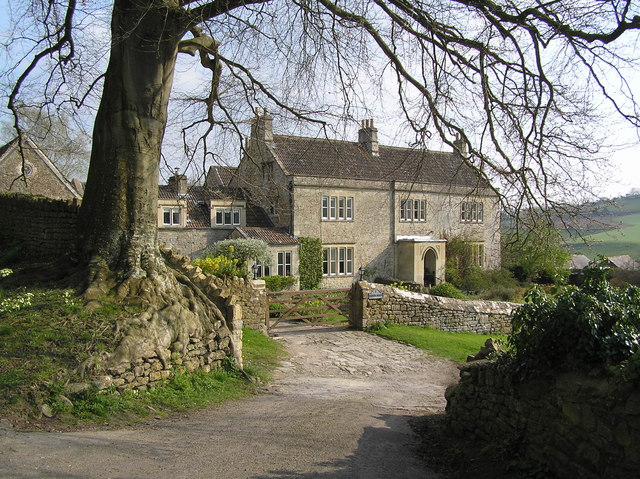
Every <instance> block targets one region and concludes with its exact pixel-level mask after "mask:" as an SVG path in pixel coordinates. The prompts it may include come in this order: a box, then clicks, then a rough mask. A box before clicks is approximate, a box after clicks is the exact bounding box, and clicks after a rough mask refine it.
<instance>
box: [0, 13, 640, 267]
mask: <svg viewBox="0 0 640 479" xmlns="http://www.w3.org/2000/svg"><path fill="white" fill-rule="evenodd" d="M15 5H17V4H12V28H13V30H12V36H11V38H10V39H9V40H7V41H6V43H7V45H6V47H7V48H8V49H9V51H10V52H13V57H12V58H13V59H14V60H15V63H14V65H15V66H14V67H12V68H8V69H7V70H6V71H5V72H4V73H3V76H2V80H3V81H4V82H5V83H6V82H10V83H11V85H12V89H11V90H10V94H9V96H8V106H9V108H10V109H11V110H12V111H14V112H16V113H17V112H18V110H19V108H22V107H23V105H25V104H30V103H37V102H39V103H44V104H56V105H60V106H61V107H70V106H71V107H73V108H76V107H82V106H84V105H87V106H95V105H96V104H97V103H99V108H98V110H97V113H96V116H95V127H94V135H93V145H92V148H93V150H92V158H91V167H90V172H89V178H88V184H87V192H88V196H87V197H85V201H84V202H83V211H84V213H83V220H82V227H83V228H84V230H85V231H86V234H85V235H84V240H83V241H84V243H85V245H86V244H91V245H92V246H91V247H90V248H85V256H86V257H91V256H96V254H97V255H98V256H101V257H102V258H104V257H107V256H108V257H109V258H111V259H109V261H111V262H112V261H114V260H113V258H116V257H118V258H120V259H119V260H118V261H121V262H122V260H123V255H124V256H127V254H129V253H131V252H132V251H133V250H132V246H131V241H130V240H131V239H132V238H136V240H135V242H136V243H138V245H137V246H135V247H133V249H135V250H136V253H133V256H137V257H140V256H141V251H143V250H145V249H146V248H147V246H152V245H153V244H154V242H155V239H154V235H155V212H154V211H152V208H151V206H150V204H151V203H153V201H154V198H153V194H151V196H149V195H148V194H146V196H145V195H144V194H143V193H142V191H141V190H142V189H141V188H140V186H141V185H142V184H144V185H145V188H149V189H153V188H155V185H156V184H157V178H158V168H157V164H158V162H159V161H160V159H161V146H162V140H163V138H164V133H165V128H166V127H167V125H168V122H171V124H170V125H169V126H170V127H171V128H172V129H175V128H181V129H182V132H183V136H184V138H185V139H186V140H191V146H190V147H189V149H187V150H186V152H187V154H188V155H191V154H193V152H196V151H202V152H203V153H202V155H203V158H204V159H205V160H207V159H209V158H215V155H216V152H215V150H214V149H212V148H208V146H209V143H210V142H211V141H212V138H215V137H220V136H222V135H224V134H225V132H236V133H238V134H240V132H241V130H240V127H239V125H241V124H242V123H243V122H245V121H246V120H247V119H248V118H250V117H251V112H252V110H253V108H254V107H255V106H260V107H263V108H266V109H268V110H269V111H271V112H274V114H279V115H287V116H288V117H290V118H295V119H298V120H301V121H302V120H306V121H309V122H312V123H313V124H316V125H318V127H319V128H328V125H330V124H331V123H332V121H337V120H338V119H347V120H349V119H356V116H358V115H361V113H362V112H363V111H367V107H368V106H371V105H373V104H375V103H377V104H378V105H381V106H385V107H389V106H390V110H391V111H393V112H394V113H393V114H396V113H398V112H399V113H401V114H402V117H403V120H402V123H403V124H404V125H405V126H406V127H407V129H408V131H409V132H410V135H408V136H405V137H406V138H408V139H409V140H407V141H410V142H411V144H412V145H414V146H415V147H416V148H420V147H428V146H429V145H430V144H432V143H434V142H438V141H439V142H442V143H444V144H446V145H449V147H451V148H455V149H457V150H458V151H459V152H460V153H461V154H462V156H463V157H464V159H465V162H467V163H468V164H469V165H471V166H473V167H474V168H475V169H476V170H477V171H478V172H479V174H480V175H481V176H483V177H484V178H486V179H488V180H490V181H491V184H492V185H493V186H494V188H495V190H496V192H497V193H498V194H499V195H500V198H501V200H502V201H503V206H504V208H505V209H506V210H507V211H509V212H511V213H512V214H514V215H518V212H519V211H520V210H521V209H529V208H531V207H534V208H539V209H540V211H546V210H547V209H548V208H549V207H553V206H559V207H564V206H566V205H567V201H568V200H569V199H574V200H575V199H576V198H578V197H579V196H580V195H581V194H584V193H588V192H589V190H588V188H587V185H589V184H590V182H589V179H590V178H591V177H592V175H593V174H594V171H595V170H596V169H597V167H598V163H597V160H598V159H599V154H598V153H599V147H600V145H601V144H602V142H603V141H604V140H605V134H604V133H599V131H602V130H598V128H597V125H598V123H599V122H600V120H601V117H602V116H603V112H606V113H609V112H614V113H616V114H617V115H618V117H619V118H620V119H621V120H622V121H624V122H627V123H629V124H631V125H633V126H635V127H637V126H638V125H639V118H638V108H637V104H636V101H635V98H636V97H637V94H636V93H637V92H636V91H634V88H637V82H636V83H635V84H634V83H633V81H632V78H631V77H630V76H629V75H631V74H633V71H634V69H635V68H636V64H637V60H638V57H637V48H635V46H636V44H637V40H638V30H639V29H640V11H639V10H640V6H639V5H638V4H636V3H633V2H631V1H623V2H618V1H613V0H605V1H594V0H579V1H577V2H576V1H569V0H558V1H555V2H545V3H542V2H532V1H527V0H520V1H517V2H513V1H510V0H509V1H497V2H496V1H491V0H486V1H485V0H481V1H478V0H456V1H442V0H426V1H425V0H419V1H405V0H372V1H369V0H344V1H338V0H333V1H332V0H315V1H311V0H234V1H230V0H225V1H222V0H218V1H203V0H181V1H179V0H137V1H123V0H115V1H114V2H113V3H109V2H107V3H104V4H96V3H95V2H80V3H79V2H76V1H75V0H66V1H63V0H52V1H50V2H45V3H42V2H31V3H30V2H26V3H25V4H23V6H24V8H22V7H18V6H15ZM107 9H110V11H111V13H110V15H109V14H108V13H107ZM107 25H109V26H108V27H107ZM107 32H109V33H110V36H109V35H107ZM178 53H186V54H189V55H192V56H194V57H195V58H197V60H198V63H199V66H200V68H201V69H202V70H203V71H205V72H206V73H207V75H208V76H207V81H206V83H207V88H206V89H205V88H203V84H202V82H201V81H194V82H193V85H183V84H181V85H177V86H176V89H175V92H174V93H176V94H177V98H176V99H177V102H176V104H175V109H174V110H173V111H174V116H173V117H170V116H169V114H168V104H169V97H170V94H171V89H172V86H173V85H172V82H173V78H174V75H175V72H176V68H177V67H176V61H177V57H178ZM101 56H102V58H106V57H108V59H109V61H108V63H105V62H104V61H102V60H101ZM179 65H184V64H183V63H180V64H179ZM181 68H182V67H181ZM195 77H196V78H202V77H201V76H198V75H195ZM33 85H41V86H40V88H39V89H37V90H35V92H34V90H33V89H32V88H31V87H32V86H33ZM36 92H37V93H36ZM94 96H95V98H96V99H97V100H96V101H94ZM98 99H99V100H98ZM36 100H38V101H36ZM177 119H182V120H184V121H185V122H184V124H182V125H181V126H180V127H178V126H177V124H174V123H173V120H177ZM14 123H15V125H16V126H17V127H18V128H19V127H20V125H21V120H20V119H19V116H16V118H15V122H14ZM406 134H407V132H405V135H406ZM456 140H457V141H456ZM198 146H200V147H204V148H201V149H198ZM153 165H155V166H153ZM134 185H137V186H134ZM154 207H155V206H154ZM134 224H135V225H138V226H132V225H134ZM140 225H142V226H140ZM105 229H106V230H109V231H118V232H121V231H124V230H126V233H122V234H121V233H117V234H116V233H114V234H113V235H111V234H106V235H105V234H104V231H105ZM92 232H93V233H92ZM116 237H118V238H119V239H116ZM145 238H146V239H145ZM140 242H142V243H145V246H140V244H139V243H140ZM126 251H128V253H126V254H125V253H124V252H126ZM129 256H131V257H130V258H128V259H127V260H125V261H124V263H126V264H127V265H128V266H127V267H126V268H129V269H130V271H138V270H139V267H140V261H139V260H133V259H132V255H131V254H129ZM142 256H144V254H142ZM132 265H137V266H132ZM120 268H125V267H124V266H121V267H120ZM126 268H125V269H126Z"/></svg>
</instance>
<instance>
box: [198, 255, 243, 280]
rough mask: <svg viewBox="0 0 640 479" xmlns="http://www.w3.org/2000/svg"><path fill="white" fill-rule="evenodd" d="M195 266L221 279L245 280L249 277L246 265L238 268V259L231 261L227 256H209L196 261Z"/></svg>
mask: <svg viewBox="0 0 640 479" xmlns="http://www.w3.org/2000/svg"><path fill="white" fill-rule="evenodd" d="M193 265H194V266H198V267H199V268H200V269H202V271H204V272H205V273H207V274H212V275H214V276H219V277H221V278H229V277H232V276H238V277H240V278H244V277H246V276H247V268H246V266H245V264H242V265H240V266H238V260H237V259H230V258H227V257H226V256H207V257H206V258H200V259H196V260H194V261H193Z"/></svg>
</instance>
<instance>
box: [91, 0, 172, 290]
mask: <svg viewBox="0 0 640 479" xmlns="http://www.w3.org/2000/svg"><path fill="white" fill-rule="evenodd" d="M177 12H179V6H178V2H177V1H172V0H143V1H134V2H132V1H129V0H116V1H115V4H114V8H113V17H112V24H111V31H112V41H111V57H110V60H109V66H108V68H107V71H106V75H105V80H104V91H103V94H102V101H101V103H100V108H99V110H98V114H97V116H96V120H95V125H94V132H93V147H92V152H91V163H90V167H89V174H88V178H87V184H86V189H85V195H84V200H83V202H82V208H81V210H80V219H79V225H78V226H79V241H80V244H79V252H80V255H81V258H82V260H83V261H84V262H86V264H89V266H90V269H93V270H94V271H95V270H100V271H102V272H103V273H104V272H107V271H108V272H110V273H111V274H110V275H109V276H112V277H111V280H115V281H117V282H120V281H123V280H125V279H129V278H143V277H145V276H147V275H148V274H149V272H150V271H153V270H154V269H156V266H157V265H156V263H157V262H158V260H159V256H158V253H157V244H156V240H157V238H156V237H157V234H156V232H157V196H158V173H159V166H158V165H159V161H160V150H161V145H162V139H163V136H164V130H165V126H166V122H167V105H168V101H169V95H170V92H171V86H172V82H173V75H174V66H175V61H176V56H177V53H178V42H179V41H180V38H181V36H182V34H183V31H182V30H181V26H180V22H179V19H180V17H179V14H178V13H177Z"/></svg>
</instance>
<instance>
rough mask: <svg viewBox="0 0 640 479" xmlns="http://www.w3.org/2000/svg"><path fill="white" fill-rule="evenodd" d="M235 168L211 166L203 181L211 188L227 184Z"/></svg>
mask: <svg viewBox="0 0 640 479" xmlns="http://www.w3.org/2000/svg"><path fill="white" fill-rule="evenodd" d="M236 170H237V168H236V167H235V166H211V167H209V171H207V176H206V178H205V180H204V183H205V185H206V186H208V187H211V188H215V187H220V186H229V183H231V179H232V178H233V176H234V174H235V172H236Z"/></svg>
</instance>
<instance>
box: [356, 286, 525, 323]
mask: <svg viewBox="0 0 640 479" xmlns="http://www.w3.org/2000/svg"><path fill="white" fill-rule="evenodd" d="M379 293H382V297H381V298H379V296H380V294H379ZM375 298H379V299H375ZM352 307H353V308H354V309H355V310H354V317H355V324H354V326H355V327H357V328H360V329H364V328H367V327H370V326H373V325H374V324H377V323H383V322H385V321H389V322H391V323H395V324H404V325H407V326H420V327H429V328H433V329H439V330H442V331H451V332H473V333H478V334H493V333H500V334H507V333H509V332H510V331H511V317H512V315H513V313H514V312H515V310H516V308H517V307H518V305H517V304H514V303H507V302H503V301H473V300H460V299H454V298H444V297H440V296H432V295H429V294H421V293H413V292H410V291H405V290H402V289H397V288H393V287H392V286H387V285H383V284H375V283H367V282H365V281H360V282H358V283H357V284H356V285H354V293H353V306H352Z"/></svg>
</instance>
